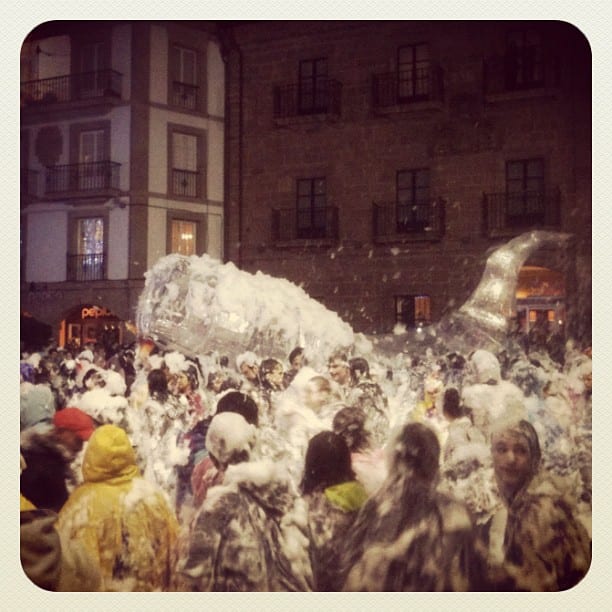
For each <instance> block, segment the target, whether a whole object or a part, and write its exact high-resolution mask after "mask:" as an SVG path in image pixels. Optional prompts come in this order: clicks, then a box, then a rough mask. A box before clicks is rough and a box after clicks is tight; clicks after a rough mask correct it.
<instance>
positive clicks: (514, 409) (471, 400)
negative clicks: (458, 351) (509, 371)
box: [461, 349, 527, 440]
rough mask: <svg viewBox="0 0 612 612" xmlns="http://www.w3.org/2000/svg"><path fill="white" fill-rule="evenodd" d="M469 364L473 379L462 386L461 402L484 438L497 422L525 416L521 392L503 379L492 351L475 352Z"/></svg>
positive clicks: (525, 410) (487, 436)
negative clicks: (471, 382)
mask: <svg viewBox="0 0 612 612" xmlns="http://www.w3.org/2000/svg"><path fill="white" fill-rule="evenodd" d="M469 367H470V369H471V372H472V375H473V377H474V381H473V384H471V385H467V384H466V385H465V386H464V387H463V389H462V393H461V403H462V405H463V406H464V407H465V408H466V409H467V410H468V411H469V412H470V415H471V419H472V422H473V423H474V425H475V426H476V427H477V428H478V429H479V430H480V431H481V432H482V433H483V435H484V436H485V438H486V439H487V440H488V439H490V435H491V427H492V425H493V424H494V423H495V422H496V421H499V420H508V419H510V418H519V419H526V418H527V409H526V408H525V403H524V400H525V397H524V395H523V392H522V391H521V390H520V389H519V388H518V387H517V386H516V385H515V384H513V383H511V382H509V381H507V380H502V377H501V368H500V365H499V360H498V359H497V357H496V356H495V355H494V354H493V353H491V352H490V351H487V350H484V349H478V350H476V351H474V352H473V353H472V355H471V356H470V359H469Z"/></svg>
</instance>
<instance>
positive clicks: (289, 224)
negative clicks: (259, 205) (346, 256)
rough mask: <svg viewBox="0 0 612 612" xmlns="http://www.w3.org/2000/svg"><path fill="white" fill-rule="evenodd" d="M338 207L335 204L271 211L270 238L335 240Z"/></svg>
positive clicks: (280, 239)
mask: <svg viewBox="0 0 612 612" xmlns="http://www.w3.org/2000/svg"><path fill="white" fill-rule="evenodd" d="M337 239H338V209H337V208H336V207H335V206H325V207H321V208H311V209H307V210H297V209H296V208H287V209H280V210H279V209H277V210H273V211H272V240H273V241H274V242H282V241H289V240H337Z"/></svg>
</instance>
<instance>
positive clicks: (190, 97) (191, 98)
mask: <svg viewBox="0 0 612 612" xmlns="http://www.w3.org/2000/svg"><path fill="white" fill-rule="evenodd" d="M172 104H174V106H180V107H181V108H186V109H188V110H196V109H197V108H198V86H197V85H189V84H188V83H181V82H179V81H173V82H172Z"/></svg>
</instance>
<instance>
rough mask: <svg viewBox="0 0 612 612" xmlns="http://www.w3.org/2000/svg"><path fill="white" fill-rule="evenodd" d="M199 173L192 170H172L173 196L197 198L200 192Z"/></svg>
mask: <svg viewBox="0 0 612 612" xmlns="http://www.w3.org/2000/svg"><path fill="white" fill-rule="evenodd" d="M199 176H200V175H199V173H198V172H193V171H192V170H177V169H176V168H173V169H172V194H173V195H178V196H185V197H187V198H197V197H198V195H199V192H198V183H199V180H198V177H199Z"/></svg>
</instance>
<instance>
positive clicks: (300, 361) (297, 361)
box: [291, 353, 304, 371]
mask: <svg viewBox="0 0 612 612" xmlns="http://www.w3.org/2000/svg"><path fill="white" fill-rule="evenodd" d="M302 365H304V354H303V353H300V354H298V355H296V356H295V357H294V358H293V359H292V360H291V367H292V368H293V369H294V370H296V371H297V370H299V369H300V368H301V367H302Z"/></svg>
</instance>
